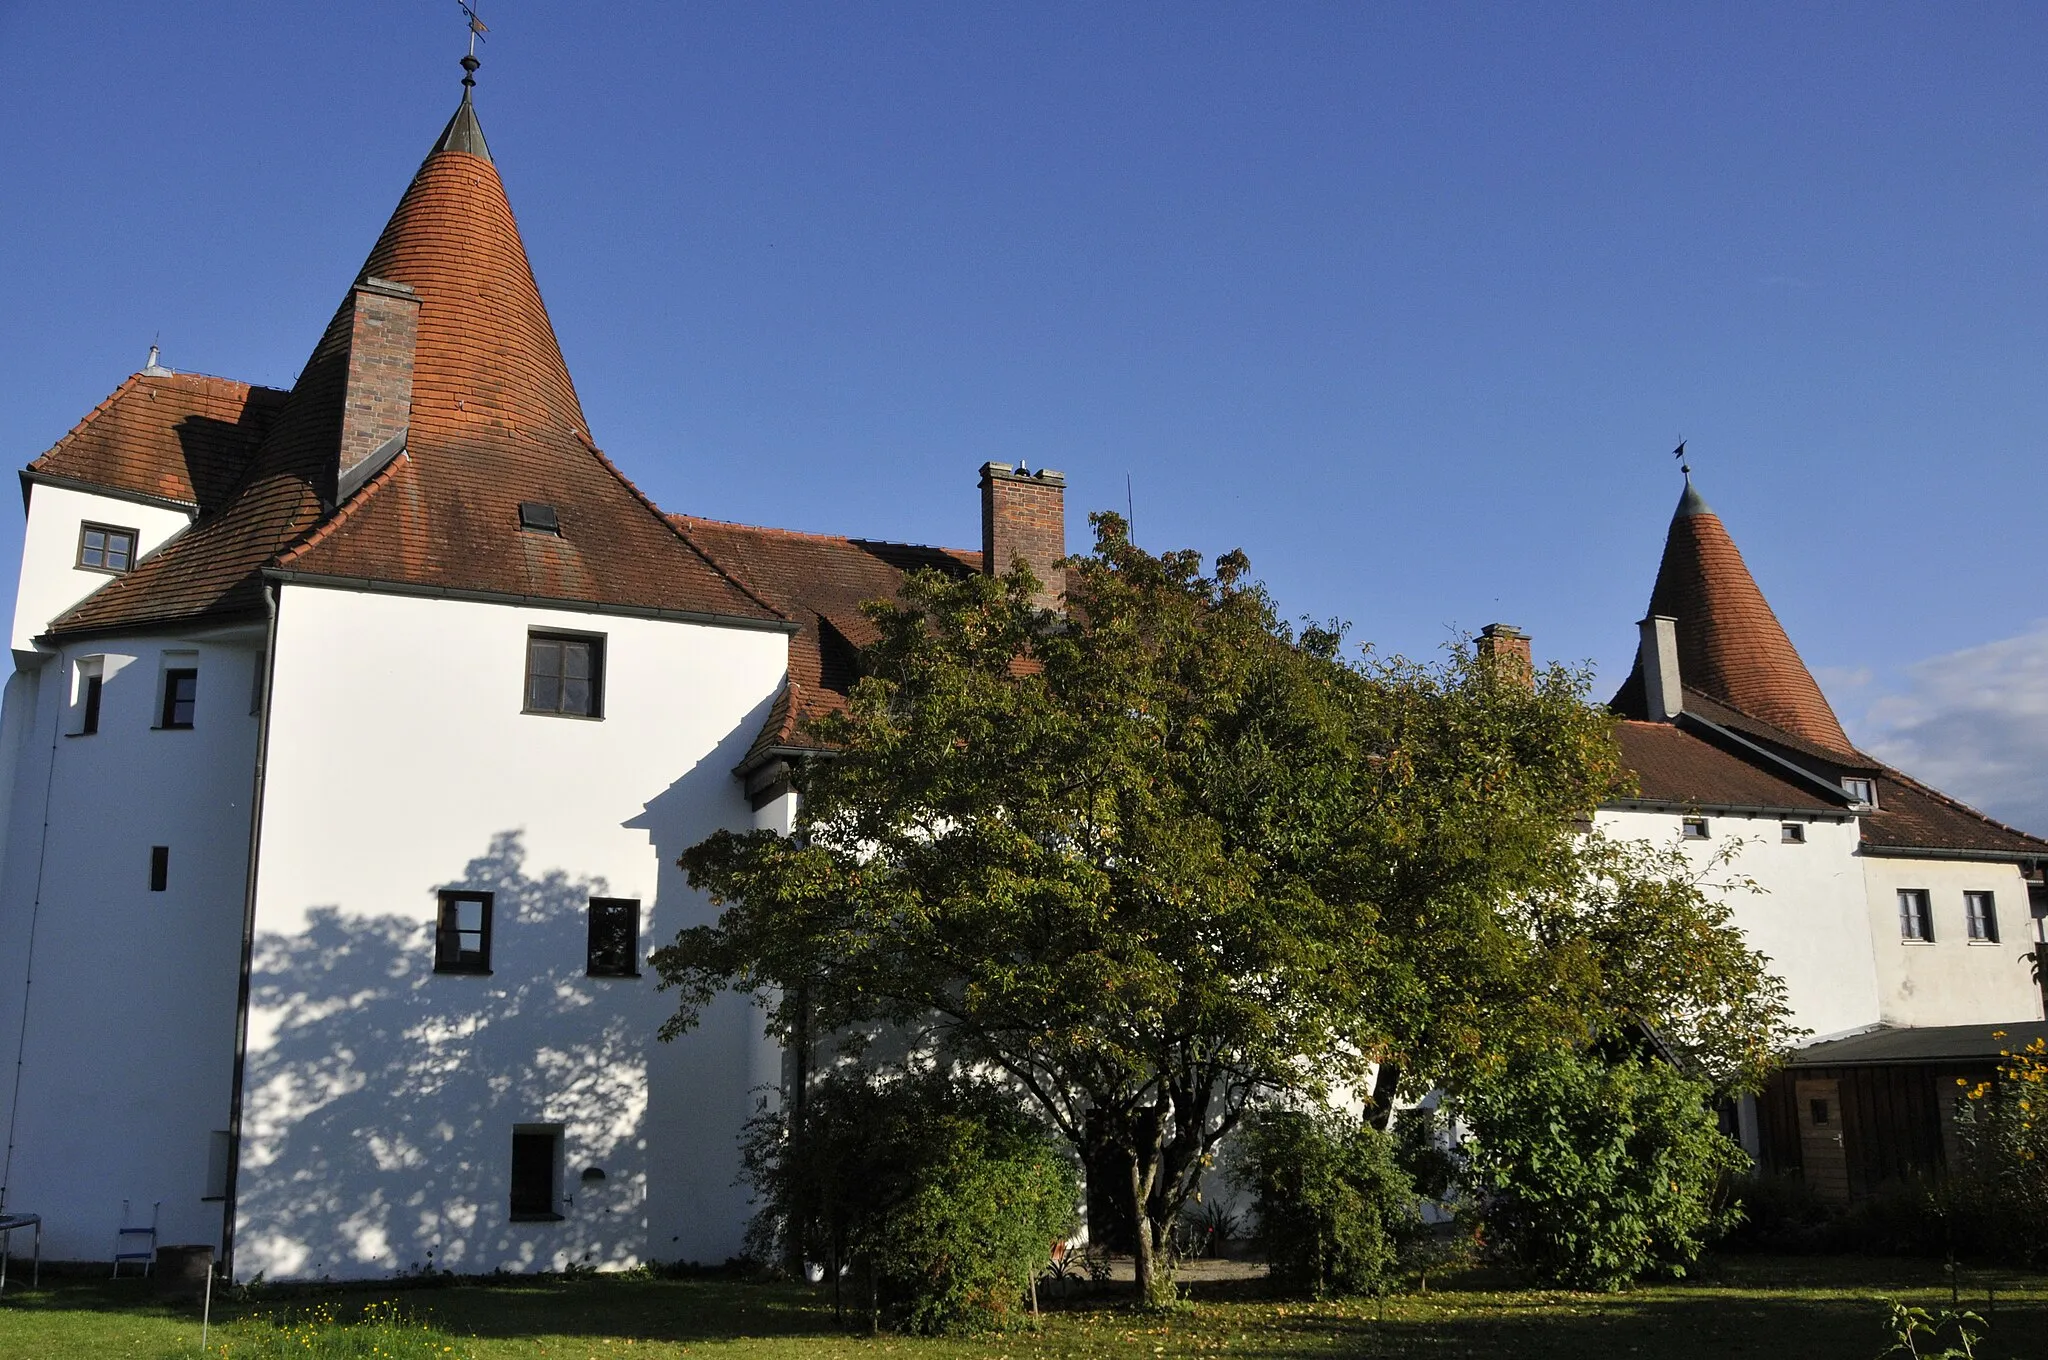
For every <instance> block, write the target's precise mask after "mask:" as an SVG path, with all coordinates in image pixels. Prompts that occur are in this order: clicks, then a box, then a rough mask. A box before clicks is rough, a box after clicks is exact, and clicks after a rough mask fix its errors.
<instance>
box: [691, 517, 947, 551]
mask: <svg viewBox="0 0 2048 1360" xmlns="http://www.w3.org/2000/svg"><path fill="white" fill-rule="evenodd" d="M669 518H670V519H676V520H685V521H687V522H688V523H690V524H705V525H713V526H716V527H718V528H721V529H745V530H746V531H747V532H749V533H755V534H773V535H774V536H775V537H777V538H802V539H811V540H814V541H817V542H823V543H846V544H851V545H853V546H856V547H875V548H916V549H920V550H922V551H924V552H939V553H979V552H980V551H981V549H979V548H949V547H947V546H946V545H945V544H943V543H911V542H909V541H907V540H901V539H894V538H862V537H859V536H858V535H855V534H828V533H821V532H818V531H817V530H813V529H784V528H780V527H778V526H776V525H772V524H748V523H747V522H745V521H744V520H737V519H715V518H713V517H712V516H710V515H692V514H687V513H685V512H683V511H680V510H678V511H672V512H670V513H669Z"/></svg>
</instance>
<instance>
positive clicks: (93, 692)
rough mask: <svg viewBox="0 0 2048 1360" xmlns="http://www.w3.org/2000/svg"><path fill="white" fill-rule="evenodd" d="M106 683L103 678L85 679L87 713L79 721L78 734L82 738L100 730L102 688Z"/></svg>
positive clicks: (96, 676)
mask: <svg viewBox="0 0 2048 1360" xmlns="http://www.w3.org/2000/svg"><path fill="white" fill-rule="evenodd" d="M104 682H105V681H104V677H102V676H98V675H88V676H86V677H85V712H84V713H82V714H80V715H79V719H78V734H79V735H80V736H82V737H83V736H90V735H92V734H93V733H94V732H97V731H99V730H100V686H101V685H102V684H103V683H104Z"/></svg>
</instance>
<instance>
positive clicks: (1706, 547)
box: [1612, 477, 1855, 755]
mask: <svg viewBox="0 0 2048 1360" xmlns="http://www.w3.org/2000/svg"><path fill="white" fill-rule="evenodd" d="M1648 612H1649V615H1650V616H1651V617H1653V618H1654V617H1658V616H1664V617H1668V618H1671V619H1675V620H1676V621H1677V622H1676V633H1677V660H1678V673H1679V679H1680V681H1681V683H1682V684H1683V687H1684V688H1685V689H1689V690H1696V691H1698V692H1700V693H1702V694H1705V695H1706V696H1707V697H1709V698H1711V699H1715V700H1718V701H1720V702H1721V703H1723V704H1726V705H1728V706H1729V707H1730V708H1734V709H1737V710H1739V711H1740V712H1742V713H1745V714H1747V715H1748V716H1750V717H1751V718H1755V719H1759V720H1761V721H1763V722H1765V723H1768V724H1770V725H1771V726H1773V727H1776V728H1779V729H1780V730H1782V731H1784V732H1786V733H1789V734H1790V735H1792V736H1794V737H1797V738H1799V739H1800V740H1802V741H1805V742H1809V743H1811V744H1813V745H1815V746H1819V747H1823V748H1825V749H1827V750H1829V751H1836V752H1841V753H1843V754H1845V755H1851V754H1853V753H1854V750H1855V748H1854V747H1852V746H1851V745H1850V744H1849V738H1848V735H1847V734H1846V733H1844V732H1843V731H1842V724H1841V722H1840V720H1838V719H1837V718H1836V717H1835V711H1834V709H1832V708H1830V707H1829V706H1828V701H1827V698H1826V696H1824V695H1823V694H1822V693H1821V692H1820V686H1819V685H1818V684H1817V683H1815V681H1814V678H1813V674H1812V672H1810V671H1808V670H1807V669H1806V663H1805V662H1803V661H1801V660H1800V659H1799V653H1798V651H1797V650H1796V649H1794V648H1793V646H1792V640H1791V639H1790V638H1788V637H1787V636H1786V635H1785V629H1784V626H1783V625H1782V624H1780V623H1779V622H1778V616H1777V615H1776V614H1774V613H1773V612H1771V606H1770V604H1769V603H1768V602H1767V601H1766V600H1765V599H1764V595H1763V592H1762V591H1761V590H1759V589H1757V584H1756V580H1755V578H1754V577H1752V576H1751V575H1750V574H1749V567H1748V566H1747V565H1746V564H1745V563H1744V562H1743V560H1742V553H1741V552H1740V551H1738V550H1737V548H1736V546H1735V541H1734V540H1733V539H1732V538H1730V537H1729V536H1728V530H1727V529H1726V528H1725V527H1724V526H1723V525H1722V523H1721V517H1720V516H1719V515H1717V514H1715V513H1714V511H1713V509H1712V508H1711V507H1709V506H1708V504H1707V502H1706V498H1705V497H1704V496H1702V495H1700V493H1699V490H1698V488H1696V487H1694V486H1693V484H1692V479H1691V478H1690V477H1687V478H1686V482H1685V492H1684V494H1683V495H1682V496H1680V497H1679V500H1678V509H1677V511H1676V513H1674V514H1673V515H1672V517H1671V529H1670V532H1669V533H1667V534H1666V536H1665V539H1664V560H1663V562H1662V564H1660V565H1659V567H1658V568H1657V584H1656V586H1655V587H1654V588H1653V589H1652V590H1651V592H1650V608H1649V611H1648ZM1643 661H1644V658H1643V655H1642V652H1641V649H1640V648H1639V649H1638V650H1637V653H1636V664H1635V668H1634V670H1632V671H1631V672H1630V673H1629V677H1628V679H1627V680H1626V681H1624V682H1623V684H1622V686H1621V689H1620V690H1619V691H1618V692H1617V693H1616V694H1615V696H1614V700H1613V703H1612V707H1613V708H1614V710H1615V711H1616V712H1617V713H1620V714H1621V715H1623V716H1624V717H1630V718H1650V717H1652V714H1651V712H1650V709H1651V707H1652V705H1651V704H1650V703H1649V702H1648V696H1647V695H1646V693H1645V690H1644V686H1643Z"/></svg>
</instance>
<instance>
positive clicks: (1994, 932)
mask: <svg viewBox="0 0 2048 1360" xmlns="http://www.w3.org/2000/svg"><path fill="white" fill-rule="evenodd" d="M1963 915H1964V917H1965V918H1967V919H1968V921H1969V923H1970V938H1971V939H1973V940H1978V941H1981V942H1982V943H1984V944H1997V943H1998V902H1997V900H1996V899H1995V898H1993V897H1992V895H1991V894H1990V893H1988V892H1966V893H1964V894H1963Z"/></svg>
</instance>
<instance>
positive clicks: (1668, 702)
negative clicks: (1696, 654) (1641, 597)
mask: <svg viewBox="0 0 2048 1360" xmlns="http://www.w3.org/2000/svg"><path fill="white" fill-rule="evenodd" d="M1636 627H1638V628H1640V629H1641V630H1642V634H1643V640H1642V645H1641V646H1640V647H1639V648H1638V649H1637V652H1636V655H1637V657H1638V658H1639V659H1640V662H1641V665H1642V668H1643V704H1644V707H1645V708H1647V709H1648V711H1649V716H1650V721H1651V722H1676V721H1677V720H1678V712H1679V710H1680V709H1682V708H1684V707H1685V690H1684V689H1683V688H1682V687H1681V685H1680V683H1679V676H1678V620H1677V619H1674V618H1672V617H1671V616H1670V615H1668V614H1652V615H1650V617H1649V618H1647V619H1644V620H1643V621H1642V622H1641V623H1639V624H1637V625H1636Z"/></svg>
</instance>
